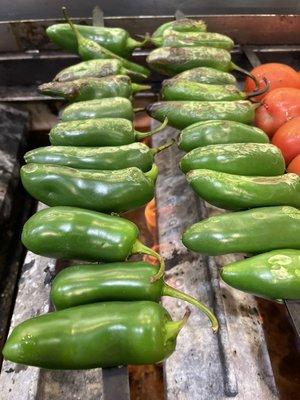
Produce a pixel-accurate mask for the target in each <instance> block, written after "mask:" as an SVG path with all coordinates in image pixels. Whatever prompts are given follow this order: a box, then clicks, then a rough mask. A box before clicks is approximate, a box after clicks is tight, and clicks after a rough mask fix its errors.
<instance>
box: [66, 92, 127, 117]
mask: <svg viewBox="0 0 300 400" xmlns="http://www.w3.org/2000/svg"><path fill="white" fill-rule="evenodd" d="M133 115H134V114H133V108H132V104H131V102H130V101H129V100H128V99H125V98H123V97H115V98H113V99H96V100H89V101H80V102H78V103H76V104H71V105H69V106H67V107H66V108H65V109H64V110H63V111H62V113H61V114H60V119H61V120H62V121H63V122H66V121H77V120H86V119H90V118H124V119H128V120H129V121H132V120H133Z"/></svg>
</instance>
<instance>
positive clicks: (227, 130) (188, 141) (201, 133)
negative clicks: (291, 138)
mask: <svg viewBox="0 0 300 400" xmlns="http://www.w3.org/2000/svg"><path fill="white" fill-rule="evenodd" d="M268 142H269V138H268V136H267V135H266V134H265V133H264V132H263V131H262V130H261V129H259V128H255V127H254V126H249V125H246V124H242V123H240V122H234V121H222V120H220V121H214V120H211V121H202V122H197V123H196V124H193V125H190V126H188V127H187V128H185V129H183V131H182V132H181V134H180V136H179V140H178V146H179V148H180V149H181V150H184V151H191V150H193V149H196V148H197V147H204V146H209V145H213V144H229V143H268Z"/></svg>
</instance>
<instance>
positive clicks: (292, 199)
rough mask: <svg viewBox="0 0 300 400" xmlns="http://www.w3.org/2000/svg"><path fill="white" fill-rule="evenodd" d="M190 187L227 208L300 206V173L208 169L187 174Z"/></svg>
mask: <svg viewBox="0 0 300 400" xmlns="http://www.w3.org/2000/svg"><path fill="white" fill-rule="evenodd" d="M187 180H188V182H189V184H190V185H191V187H192V188H193V190H194V191H195V192H196V193H197V194H198V196H200V197H201V198H202V199H204V200H205V201H208V202H209V203H210V204H212V205H214V206H216V207H219V208H224V209H226V210H245V209H247V208H254V207H264V206H281V205H282V206H283V205H286V206H292V207H296V208H300V177H299V176H298V175H296V174H284V175H278V176H261V177H260V176H244V175H243V176H241V175H232V174H227V173H224V172H219V171H212V170H208V169H196V170H193V171H190V172H189V173H188V174H187Z"/></svg>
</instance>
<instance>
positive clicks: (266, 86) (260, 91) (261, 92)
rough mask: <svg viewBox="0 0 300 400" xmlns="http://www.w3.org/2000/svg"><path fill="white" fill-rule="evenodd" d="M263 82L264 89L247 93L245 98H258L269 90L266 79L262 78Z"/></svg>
mask: <svg viewBox="0 0 300 400" xmlns="http://www.w3.org/2000/svg"><path fill="white" fill-rule="evenodd" d="M263 81H264V84H265V87H263V88H262V89H260V90H254V91H253V92H249V93H247V96H246V97H247V99H250V98H251V97H255V96H260V95H261V94H264V93H266V92H267V91H268V90H269V89H270V85H269V82H268V81H267V79H266V78H265V77H263Z"/></svg>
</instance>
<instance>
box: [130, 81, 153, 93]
mask: <svg viewBox="0 0 300 400" xmlns="http://www.w3.org/2000/svg"><path fill="white" fill-rule="evenodd" d="M131 89H132V92H133V93H136V92H140V91H142V90H150V89H151V86H150V85H140V84H139V83H132V84H131Z"/></svg>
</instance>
